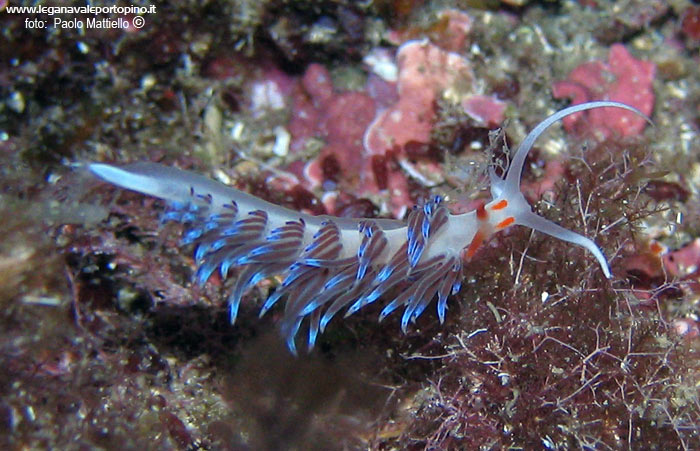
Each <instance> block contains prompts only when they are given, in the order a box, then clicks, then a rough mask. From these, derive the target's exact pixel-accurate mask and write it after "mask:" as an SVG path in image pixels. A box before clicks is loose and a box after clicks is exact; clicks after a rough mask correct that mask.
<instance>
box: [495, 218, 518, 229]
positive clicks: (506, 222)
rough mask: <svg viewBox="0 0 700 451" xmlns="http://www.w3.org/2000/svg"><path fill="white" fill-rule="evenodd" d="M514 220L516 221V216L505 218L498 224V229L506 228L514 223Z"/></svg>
mask: <svg viewBox="0 0 700 451" xmlns="http://www.w3.org/2000/svg"><path fill="white" fill-rule="evenodd" d="M514 222H515V218H514V217H512V216H510V217H508V218H506V219H504V220H503V221H501V222H499V223H498V224H496V230H501V229H505V228H506V227H508V226H509V225H511V224H513V223H514Z"/></svg>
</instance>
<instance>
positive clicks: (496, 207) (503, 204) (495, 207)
mask: <svg viewBox="0 0 700 451" xmlns="http://www.w3.org/2000/svg"><path fill="white" fill-rule="evenodd" d="M507 206H508V201H507V200H505V199H501V200H499V201H498V202H496V203H495V204H494V205H493V206H492V207H491V210H503V209H504V208H506V207H507Z"/></svg>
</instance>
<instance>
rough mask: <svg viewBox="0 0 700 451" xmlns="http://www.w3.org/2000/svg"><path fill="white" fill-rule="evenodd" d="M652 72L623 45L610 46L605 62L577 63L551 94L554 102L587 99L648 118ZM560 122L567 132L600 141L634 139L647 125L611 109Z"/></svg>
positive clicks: (650, 107) (642, 121) (651, 101)
mask: <svg viewBox="0 0 700 451" xmlns="http://www.w3.org/2000/svg"><path fill="white" fill-rule="evenodd" d="M655 73H656V66H655V65H654V64H653V63H651V62H648V61H642V60H638V59H635V58H634V57H632V55H630V53H629V52H628V51H627V49H626V48H625V46H624V45H622V44H613V45H612V46H611V47H610V53H609V55H608V61H607V62H602V61H592V62H588V63H583V64H581V65H580V66H578V67H577V68H576V69H574V70H573V71H572V72H571V73H570V74H569V77H568V78H567V80H566V81H560V82H557V83H554V85H553V86H552V94H553V95H554V97H556V98H558V99H561V98H570V99H572V102H573V104H574V105H577V104H579V103H584V102H588V101H591V100H613V101H617V102H622V103H626V104H627V105H631V106H634V107H635V108H637V109H638V110H640V111H641V112H642V113H644V114H646V115H647V116H649V115H651V112H652V110H653V108H654V91H653V89H652V82H653V81H654V75H655ZM584 118H585V119H584ZM563 122H564V127H565V128H566V130H567V131H569V132H574V133H578V134H585V133H589V134H592V135H598V136H600V137H602V138H606V137H608V136H610V135H612V134H618V135H620V136H634V135H637V134H639V133H640V132H641V131H642V130H644V127H645V126H646V125H647V123H646V121H645V120H644V119H643V118H640V117H638V116H636V115H634V114H633V113H631V112H628V111H613V109H611V108H601V109H600V110H596V111H590V112H585V113H578V114H572V115H571V116H569V117H567V118H564V121H563Z"/></svg>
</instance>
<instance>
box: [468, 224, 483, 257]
mask: <svg viewBox="0 0 700 451" xmlns="http://www.w3.org/2000/svg"><path fill="white" fill-rule="evenodd" d="M485 238H486V236H485V235H484V233H483V232H482V231H481V230H479V231H478V232H476V235H474V238H473V239H472V242H471V243H469V248H467V258H472V257H473V256H474V254H476V251H477V249H479V246H481V244H482V243H483V242H484V239H485Z"/></svg>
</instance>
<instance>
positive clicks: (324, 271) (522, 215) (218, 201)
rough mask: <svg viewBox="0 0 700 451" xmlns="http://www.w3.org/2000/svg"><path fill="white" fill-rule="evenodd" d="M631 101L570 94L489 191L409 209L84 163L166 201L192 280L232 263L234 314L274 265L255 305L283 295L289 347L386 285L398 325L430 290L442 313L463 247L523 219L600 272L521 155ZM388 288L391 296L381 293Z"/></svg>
mask: <svg viewBox="0 0 700 451" xmlns="http://www.w3.org/2000/svg"><path fill="white" fill-rule="evenodd" d="M593 108H622V109H625V110H629V111H632V112H634V113H636V114H638V115H640V116H642V117H646V116H644V115H643V114H642V113H641V112H640V111H638V110H637V109H636V108H633V107H631V106H629V105H625V104H622V103H618V102H612V101H597V102H589V103H583V104H579V105H575V106H570V107H568V108H565V109H563V110H560V111H558V112H556V113H554V114H553V115H551V116H549V117H547V118H546V119H544V120H543V121H542V122H540V123H539V124H538V125H537V126H536V127H535V128H534V129H533V130H532V131H531V132H530V133H529V134H528V135H527V136H526V137H525V139H524V140H523V141H522V143H520V145H519V146H518V148H517V149H516V151H515V152H514V154H513V158H512V161H511V162H510V165H509V167H508V169H507V171H506V172H505V174H504V176H503V177H500V176H498V175H497V174H496V172H495V171H494V170H493V168H490V169H489V178H490V183H491V197H492V200H491V201H490V202H488V203H486V204H484V205H483V206H481V207H479V208H478V209H476V210H474V211H470V212H468V213H464V214H458V215H454V214H451V213H450V211H449V210H448V208H447V207H446V206H445V204H444V203H443V201H442V199H441V198H440V197H439V196H435V197H434V198H432V199H430V200H428V201H426V202H425V203H424V204H423V205H421V206H416V207H413V209H412V210H411V211H410V213H409V214H408V217H407V220H406V221H405V222H404V221H400V220H392V219H367V218H357V219H348V218H338V217H333V216H311V215H308V214H305V213H300V212H297V211H293V210H290V209H287V208H284V207H280V206H278V205H274V204H272V203H270V202H267V201H264V200H262V199H259V198H257V197H255V196H252V195H250V194H247V193H244V192H242V191H239V190H237V189H235V188H232V187H230V186H227V185H225V184H222V183H219V182H216V181H213V180H210V179H208V178H206V177H203V176H200V175H197V174H195V173H192V172H188V171H182V170H179V169H175V168H171V167H167V166H163V165H160V164H156V163H150V162H140V163H132V164H127V165H125V166H114V165H109V164H103V163H91V164H88V165H87V167H88V169H89V170H90V171H91V172H92V173H93V174H94V175H96V176H97V177H99V178H101V179H103V180H105V181H107V182H109V183H112V184H114V185H117V186H119V187H122V188H126V189H130V190H134V191H138V192H140V193H143V194H147V195H150V196H155V197H158V198H161V199H164V200H166V201H167V202H168V205H169V208H168V210H167V211H166V213H165V214H164V216H163V221H166V222H167V221H176V222H180V223H183V224H185V227H186V229H185V232H184V235H183V238H182V241H183V244H192V245H194V247H195V252H194V258H195V262H196V264H197V272H196V275H195V277H196V280H197V281H198V282H199V283H200V284H204V283H206V281H207V280H208V279H209V277H210V276H211V275H212V273H213V272H214V271H216V270H218V271H219V272H220V274H221V277H222V279H226V278H227V277H228V275H229V271H230V270H231V269H232V268H236V280H235V283H234V284H233V286H232V288H231V292H230V295H229V297H228V305H229V313H230V320H231V323H233V322H235V320H236V316H237V313H238V308H239V304H240V302H241V298H242V297H243V295H244V294H245V293H246V290H248V289H249V288H250V287H252V286H253V285H255V284H257V283H258V282H260V281H261V280H262V279H265V278H269V277H272V276H275V275H280V276H281V277H283V279H282V282H281V284H280V285H279V286H278V287H277V288H276V289H275V290H274V291H273V292H272V294H270V295H269V297H268V298H267V300H266V301H265V302H264V303H263V305H262V308H261V310H260V315H261V316H262V315H263V314H265V312H267V311H268V310H269V309H271V308H272V307H273V306H274V305H275V304H276V303H277V302H278V301H279V300H280V299H285V300H286V301H285V305H284V314H283V317H282V320H281V324H280V325H281V330H282V334H283V336H284V337H285V338H286V341H287V345H288V347H289V349H290V350H291V351H292V352H294V353H296V343H295V337H296V335H297V332H298V331H299V328H300V326H301V324H302V321H303V320H304V319H305V318H308V346H309V349H311V348H313V346H314V343H315V342H316V338H317V336H318V333H319V332H323V330H324V329H325V328H326V325H327V324H328V322H329V321H330V320H331V318H333V316H334V315H335V314H336V313H338V312H339V311H341V310H343V309H346V310H345V316H348V315H351V314H353V313H355V312H357V311H358V310H359V309H361V308H362V307H364V306H366V305H368V304H371V303H373V302H375V301H377V300H378V299H380V298H384V297H386V296H388V295H389V294H393V295H394V297H393V299H390V301H389V302H388V303H387V304H386V305H385V306H384V308H383V310H382V311H381V313H380V315H379V320H380V321H381V320H382V319H384V318H385V317H386V316H387V315H389V314H390V313H391V312H393V311H394V310H396V309H397V308H399V307H403V316H402V317H401V329H402V330H403V331H404V332H405V331H406V327H407V325H408V323H409V322H414V321H415V320H416V318H418V316H420V315H421V313H422V312H423V311H424V310H425V308H426V307H427V306H428V304H429V303H430V301H431V300H432V299H433V298H435V297H436V296H437V314H438V317H439V319H440V322H443V321H444V319H445V310H446V309H447V298H448V296H449V295H450V294H454V293H456V292H457V291H459V289H460V282H461V279H462V274H461V272H462V251H463V250H464V249H466V251H465V252H466V256H467V257H472V256H473V255H474V253H475V252H476V250H477V249H478V248H479V246H480V245H481V244H482V243H484V242H485V241H486V240H487V239H488V238H489V237H490V236H491V235H492V234H494V233H496V232H498V231H500V230H503V229H505V228H508V227H511V226H515V225H522V226H526V227H530V228H531V229H533V230H537V231H538V232H542V233H545V234H548V235H551V236H553V237H555V238H559V239H560V240H564V241H568V242H570V243H573V244H577V245H579V246H582V247H584V248H586V249H587V250H588V251H589V252H590V253H591V254H592V255H593V257H595V259H596V260H597V261H598V264H599V265H600V268H601V270H602V272H603V274H604V275H605V277H607V278H610V277H611V273H610V267H609V265H608V262H607V260H606V258H605V256H604V255H603V252H602V251H601V250H600V248H599V247H598V246H597V245H596V244H595V243H594V242H593V241H592V240H590V239H589V238H587V237H585V236H582V235H579V234H578V233H575V232H573V231H570V230H567V229H565V228H563V227H561V226H559V225H557V224H555V223H553V222H551V221H549V220H547V219H545V218H543V217H541V216H539V215H537V214H535V213H534V212H533V211H532V209H531V207H530V205H529V204H528V202H527V200H526V199H525V197H524V196H523V194H522V193H521V191H520V177H521V173H522V170H523V165H524V164H525V158H526V156H527V154H528V152H529V151H530V149H531V148H532V146H533V144H534V142H535V140H536V139H537V138H538V137H539V136H540V135H541V134H542V133H543V132H544V131H545V129H547V128H548V127H549V126H550V125H552V124H554V123H555V122H557V121H558V120H560V119H562V118H564V117H566V116H568V115H570V114H574V113H577V112H580V111H584V110H590V109H593ZM387 299H389V298H387Z"/></svg>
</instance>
